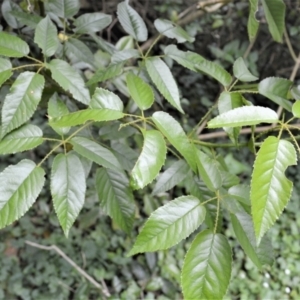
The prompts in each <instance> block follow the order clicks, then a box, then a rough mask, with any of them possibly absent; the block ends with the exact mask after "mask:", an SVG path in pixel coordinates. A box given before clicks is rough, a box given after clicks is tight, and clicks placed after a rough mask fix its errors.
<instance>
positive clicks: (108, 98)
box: [90, 88, 124, 111]
mask: <svg viewBox="0 0 300 300" xmlns="http://www.w3.org/2000/svg"><path fill="white" fill-rule="evenodd" d="M90 107H91V108H107V109H111V110H118V111H123V108H124V105H123V102H122V100H121V99H120V97H119V96H117V95H116V94H114V93H112V92H111V91H109V90H105V89H102V88H96V89H95V92H94V95H93V97H92V100H91V102H90Z"/></svg>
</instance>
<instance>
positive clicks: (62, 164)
mask: <svg viewBox="0 0 300 300" xmlns="http://www.w3.org/2000/svg"><path fill="white" fill-rule="evenodd" d="M38 2H40V3H39V4H41V5H37V3H38ZM225 2H226V1H220V3H219V4H221V5H223V4H225ZM227 2H228V1H227ZM261 2H262V8H263V10H264V13H265V17H266V21H267V23H268V26H269V31H270V34H271V35H272V37H273V39H274V40H275V41H277V42H281V41H282V36H283V34H284V28H285V23H284V18H285V5H284V3H283V1H282V0H276V1H275V0H262V1H261ZM24 3H26V1H25V2H23V4H24ZM28 3H29V4H30V5H29V4H28V5H27V6H26V5H23V6H22V8H21V7H20V6H18V5H17V4H14V3H13V2H10V1H8V0H5V1H4V2H3V4H2V12H5V14H3V17H4V18H5V20H6V22H7V24H8V25H9V26H10V28H11V29H12V30H6V31H4V30H3V29H2V31H0V86H8V87H9V91H8V92H7V94H6V95H5V98H4V101H3V105H2V114H1V130H0V135H1V141H0V154H2V155H7V154H15V153H19V152H24V157H26V155H27V153H28V151H30V150H32V149H34V148H36V147H38V146H39V145H41V144H43V143H49V144H50V145H51V148H50V150H49V152H48V153H47V154H46V155H45V157H44V158H42V159H41V160H40V161H39V162H37V163H36V162H35V161H33V160H30V159H28V158H24V159H23V160H21V161H20V162H18V163H17V164H15V165H9V166H7V167H6V168H5V169H4V170H3V171H2V172H1V173H0V184H1V185H0V227H1V228H3V227H5V226H7V225H9V224H11V223H13V222H14V221H16V220H18V219H19V218H20V217H22V216H23V215H24V214H25V213H26V212H27V211H28V209H29V208H30V207H31V206H32V205H33V203H34V202H35V201H36V199H37V198H38V196H39V194H40V192H41V190H42V189H43V187H44V184H45V175H46V173H45V170H44V169H43V165H44V163H45V162H46V161H47V160H49V161H50V162H51V164H52V167H51V173H50V174H47V175H48V176H47V178H48V180H49V182H50V188H51V194H52V201H53V206H54V209H55V211H56V214H57V217H58V220H59V222H60V225H61V227H62V229H63V231H64V233H65V235H66V236H68V233H69V231H70V229H71V227H72V225H73V223H74V221H75V220H76V218H77V216H78V214H79V213H80V210H81V208H82V207H83V204H84V201H85V193H86V179H87V177H88V176H90V175H89V173H90V172H91V167H92V164H93V163H95V164H96V165H98V169H97V170H96V172H95V174H93V175H92V176H93V177H94V178H95V187H96V190H97V194H98V197H99V201H100V206H101V208H102V209H103V211H105V212H106V213H107V214H108V215H109V216H110V217H111V218H112V219H113V221H114V222H115V224H117V226H118V227H119V228H121V229H122V230H124V231H125V232H126V233H128V234H130V233H131V231H132V226H133V223H134V219H135V210H136V208H135V201H134V194H133V191H134V190H138V189H143V188H144V187H146V186H147V185H149V184H150V183H152V182H153V181H154V180H156V183H155V185H154V189H153V191H152V195H158V194H160V193H163V192H166V191H168V190H170V189H172V188H173V187H175V186H176V185H178V184H183V185H184V188H185V189H184V190H185V191H186V194H184V195H182V196H181V197H178V198H176V199H173V200H172V201H169V202H167V203H166V204H165V205H164V206H162V207H160V208H158V209H157V210H155V211H154V212H153V213H152V214H151V216H150V217H149V219H148V220H147V221H146V223H145V225H144V226H143V227H142V229H141V230H140V233H139V234H138V236H137V238H136V240H135V242H134V245H133V247H132V249H131V251H130V252H129V255H135V254H137V253H143V252H147V251H158V250H163V249H167V248H170V247H172V246H174V245H176V244H177V243H179V242H180V241H181V240H183V239H185V238H187V237H188V236H189V235H191V234H192V233H193V232H194V231H195V230H198V231H199V233H198V234H197V235H196V237H195V239H194V240H193V242H192V244H191V246H190V248H189V250H188V251H187V253H186V257H185V260H184V263H183V267H182V273H181V286H182V291H183V295H184V298H185V299H221V298H223V296H224V295H225V293H226V291H227V288H228V285H229V282H230V276H231V265H232V251H231V247H230V245H229V242H228V240H227V238H226V237H225V235H223V234H222V231H223V229H222V226H221V219H222V215H223V213H225V212H227V213H229V215H230V218H231V222H232V226H233V229H234V232H235V235H236V238H237V240H238V241H239V243H240V245H241V247H242V248H243V249H244V251H245V253H246V254H247V255H248V256H249V257H250V258H251V260H252V261H253V263H254V264H255V265H256V266H257V267H258V268H259V269H260V268H262V266H263V265H265V264H272V261H273V258H272V255H271V253H272V246H271V244H270V241H269V239H268V238H267V237H266V236H265V234H266V232H267V231H268V229H269V228H270V227H271V226H272V225H273V224H274V222H275V221H276V219H278V218H279V217H280V215H281V213H282V212H283V210H284V208H285V206H286V205H287V203H288V201H289V199H290V197H291V192H292V188H293V184H292V182H291V181H289V180H288V179H287V178H286V176H285V171H286V169H287V168H288V167H289V166H291V165H295V164H297V152H300V148H299V146H298V143H297V137H296V136H294V134H293V131H294V130H298V129H299V127H298V125H297V124H296V122H297V119H298V118H300V102H299V101H297V99H300V88H299V87H293V80H294V78H290V79H291V80H288V79H285V78H279V77H268V78H265V79H263V80H261V81H259V79H258V78H257V77H256V76H254V75H253V74H252V73H251V72H250V71H249V69H248V67H247V61H246V60H245V59H243V58H242V57H240V58H238V59H237V60H236V61H235V63H234V65H233V73H232V74H231V72H228V71H226V70H225V69H224V68H223V67H222V66H220V65H219V64H217V63H214V62H212V61H208V60H206V59H205V58H204V57H202V56H201V55H199V54H197V53H195V52H191V51H183V50H180V49H179V48H178V46H177V45H175V44H169V45H167V46H166V47H164V48H163V52H162V53H161V54H160V55H156V56H153V55H152V49H153V47H154V46H155V45H156V44H157V43H158V41H159V40H160V39H161V38H162V37H163V36H164V37H167V38H170V39H172V41H174V40H175V41H176V42H177V43H185V42H189V43H192V42H193V41H194V38H193V37H192V36H190V35H189V34H188V33H187V32H186V31H185V30H184V29H183V28H182V27H180V26H179V25H177V24H176V23H175V22H174V20H173V21H172V22H171V21H169V20H166V19H157V20H155V21H154V26H155V28H156V29H157V31H158V35H157V37H156V38H154V39H151V40H150V41H151V43H150V47H149V48H147V49H146V50H145V49H143V48H142V47H141V42H146V41H149V38H148V32H147V27H146V25H145V22H144V21H143V19H142V17H141V16H140V15H139V14H138V13H137V12H136V11H135V10H134V9H133V8H132V7H131V6H130V4H129V2H128V1H125V2H121V3H119V4H118V8H117V16H118V20H119V22H120V24H121V26H122V27H123V29H124V31H125V32H126V33H127V34H128V35H127V36H124V37H122V38H121V39H120V40H119V41H118V43H117V44H116V45H112V44H111V43H109V42H107V41H105V40H104V39H103V38H101V37H100V36H98V35H97V34H96V33H97V32H99V31H101V30H103V29H105V28H106V27H108V26H109V25H110V24H111V22H112V17H111V16H110V15H107V14H104V13H98V12H95V13H87V14H83V15H80V16H79V17H75V16H76V14H77V13H78V11H79V9H80V5H79V1H78V0H49V1H32V3H30V2H28ZM249 6H250V14H249V21H248V33H249V39H250V41H251V42H253V40H254V39H255V37H256V35H257V30H258V27H259V23H258V21H257V20H256V18H255V14H256V12H257V10H258V0H250V1H249ZM41 7H42V8H43V9H40V8H41ZM99 48H100V50H95V49H99ZM94 50H95V51H94ZM170 60H173V61H174V62H176V63H178V64H179V65H181V66H183V67H185V68H187V69H189V70H191V71H193V72H201V73H204V74H206V75H208V76H211V77H213V78H214V79H215V80H216V81H218V82H219V83H220V84H221V86H222V87H223V91H222V92H221V94H220V96H219V98H218V101H217V103H216V105H214V106H213V107H212V108H211V109H209V110H208V111H207V113H206V114H205V116H204V117H203V118H201V120H199V123H198V124H197V126H196V127H195V128H194V129H193V130H192V131H191V132H185V131H184V129H183V126H182V124H181V123H180V121H178V120H177V119H176V116H177V117H178V115H179V114H178V113H177V112H176V113H175V110H174V114H173V116H172V115H171V114H169V113H167V112H166V111H164V109H163V107H164V106H163V105H164V103H162V101H161V99H165V100H167V101H168V102H169V104H170V105H171V106H172V107H173V108H174V109H176V110H177V111H178V112H179V113H181V114H184V109H183V106H182V103H181V98H180V91H179V88H178V86H177V83H176V81H175V79H174V77H173V75H172V72H171V70H170V67H169V65H168V64H167V62H169V61H170ZM166 61H167V62H166ZM296 67H297V68H298V67H299V64H298V60H297V57H296ZM293 73H294V74H293V76H292V77H295V72H293ZM252 82H257V83H255V84H253V83H252ZM238 83H242V84H240V85H237V84H238ZM249 93H258V94H260V95H262V96H265V97H266V98H267V99H269V100H270V101H273V102H274V103H276V104H277V105H278V106H279V109H278V111H277V112H276V111H274V110H272V109H270V108H268V107H262V106H254V105H253V104H252V103H251V102H250V101H248V100H247V99H246V98H245V95H246V94H249ZM294 100H295V101H294ZM44 106H47V115H46V116H45V124H44V125H43V128H44V127H45V128H47V126H48V128H47V130H46V131H47V132H49V135H48V136H44V134H43V131H42V129H41V128H40V126H38V125H36V124H35V122H34V121H35V119H34V113H35V112H36V110H38V109H40V108H42V107H44ZM216 109H217V110H218V112H219V114H218V115H217V116H216V117H214V118H212V117H211V115H212V112H214V111H215V110H216ZM283 110H284V112H285V113H284V114H282V112H283ZM169 111H170V110H169ZM206 122H207V127H208V128H211V129H214V128H223V129H224V131H226V133H227V135H228V137H229V138H230V142H229V143H226V144H220V143H209V142H204V141H201V140H200V139H199V137H198V135H197V129H198V128H199V127H200V126H203V125H205V124H206ZM261 123H269V124H272V125H270V126H269V127H268V128H267V129H266V130H265V131H263V132H258V131H257V130H256V126H257V125H258V124H261ZM46 125H47V126H46ZM49 126H50V127H51V129H52V131H50V128H49ZM243 126H249V127H250V128H251V138H250V140H249V142H247V143H241V142H239V135H240V130H241V128H242V127H243ZM97 130H98V131H99V130H100V131H99V134H97ZM132 145H134V148H136V147H139V150H140V153H139V154H137V152H135V151H134V150H133V149H132V147H133V146H132ZM241 147H248V148H249V149H250V150H251V152H252V153H253V157H255V162H254V165H253V172H252V178H251V182H250V185H249V182H248V181H245V182H243V181H241V178H239V177H237V176H236V175H234V174H231V172H230V171H231V170H230V166H228V165H227V164H226V162H225V161H224V158H223V156H222V155H221V154H218V151H217V149H218V148H236V149H240V148H241ZM170 158H172V160H173V161H174V159H176V161H175V163H173V164H172V165H171V166H170V167H165V168H164V166H165V165H166V162H167V161H169V159H170ZM162 168H164V171H162V172H161V170H162ZM160 172H161V173H160ZM200 226H201V227H200ZM199 228H200V230H199Z"/></svg>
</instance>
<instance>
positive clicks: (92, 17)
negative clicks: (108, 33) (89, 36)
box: [74, 12, 112, 34]
mask: <svg viewBox="0 0 300 300" xmlns="http://www.w3.org/2000/svg"><path fill="white" fill-rule="evenodd" d="M111 21H112V17H111V16H110V15H107V14H103V13H98V12H95V13H89V14H83V15H81V16H79V17H78V18H77V19H76V20H75V21H74V25H75V28H74V31H75V32H77V33H81V34H84V33H90V32H97V31H101V30H102V29H104V28H105V27H107V26H108V25H109V24H110V23H111Z"/></svg>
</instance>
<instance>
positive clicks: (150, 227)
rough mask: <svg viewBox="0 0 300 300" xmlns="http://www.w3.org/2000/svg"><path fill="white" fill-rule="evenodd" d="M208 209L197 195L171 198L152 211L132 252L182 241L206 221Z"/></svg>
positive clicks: (154, 248)
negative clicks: (171, 199)
mask: <svg viewBox="0 0 300 300" xmlns="http://www.w3.org/2000/svg"><path fill="white" fill-rule="evenodd" d="M205 213H206V210H205V207H204V206H202V205H201V202H200V200H199V199H197V198H196V197H194V196H183V197H179V198H176V199H175V200H173V201H170V202H168V203H167V204H166V205H164V206H162V207H160V208H158V209H157V210H156V211H154V212H153V213H152V214H151V216H150V217H149V219H148V220H147V222H146V223H145V225H144V227H143V228H142V230H141V231H140V233H139V235H138V237H137V239H136V241H135V243H134V245H133V248H132V249H131V250H130V252H129V255H134V254H136V253H140V252H149V251H157V250H164V249H167V248H170V247H172V246H174V245H176V244H178V243H179V242H180V241H181V240H183V239H185V238H187V237H188V236H189V235H190V234H191V233H193V232H194V231H195V230H196V229H197V228H198V227H199V226H200V225H201V224H202V222H203V221H204V218H205Z"/></svg>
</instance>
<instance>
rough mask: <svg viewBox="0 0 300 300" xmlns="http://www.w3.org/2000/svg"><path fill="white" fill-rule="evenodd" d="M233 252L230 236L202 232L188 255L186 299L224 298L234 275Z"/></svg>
mask: <svg viewBox="0 0 300 300" xmlns="http://www.w3.org/2000/svg"><path fill="white" fill-rule="evenodd" d="M231 262H232V253H231V248H230V245H229V243H228V241H227V238H226V237H225V236H223V235H222V234H219V233H217V234H214V233H212V232H211V231H210V230H205V231H202V232H200V233H199V234H198V235H197V236H196V238H195V239H194V241H193V243H192V245H191V247H190V249H189V250H188V252H187V254H186V257H185V259H184V263H183V268H182V274H181V285H182V290H183V296H184V298H185V299H222V298H223V297H224V295H225V293H226V290H227V287H228V284H229V281H230V276H231Z"/></svg>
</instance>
